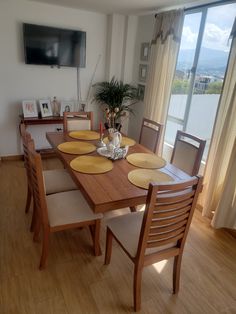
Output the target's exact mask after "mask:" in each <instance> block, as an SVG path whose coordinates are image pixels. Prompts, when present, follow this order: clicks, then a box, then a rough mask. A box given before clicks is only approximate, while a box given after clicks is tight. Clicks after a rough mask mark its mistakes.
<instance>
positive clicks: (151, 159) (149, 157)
mask: <svg viewBox="0 0 236 314" xmlns="http://www.w3.org/2000/svg"><path fill="white" fill-rule="evenodd" d="M126 159H127V161H128V162H129V163H130V164H132V165H134V166H136V167H140V168H146V169H157V168H162V167H164V166H165V165H166V161H165V160H164V159H163V158H161V157H158V156H157V155H155V154H148V153H135V154H130V155H129V156H127V157H126Z"/></svg>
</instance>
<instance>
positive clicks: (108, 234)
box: [104, 227, 113, 265]
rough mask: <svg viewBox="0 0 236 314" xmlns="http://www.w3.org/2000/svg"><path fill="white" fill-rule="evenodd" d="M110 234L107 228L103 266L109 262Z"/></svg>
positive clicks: (110, 249)
mask: <svg viewBox="0 0 236 314" xmlns="http://www.w3.org/2000/svg"><path fill="white" fill-rule="evenodd" d="M112 238H113V236H112V233H111V231H110V229H109V228H108V227H107V236H106V253H105V262H104V264H105V265H108V264H110V261H111V251H112Z"/></svg>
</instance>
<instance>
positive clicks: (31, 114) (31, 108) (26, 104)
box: [22, 100, 38, 118]
mask: <svg viewBox="0 0 236 314" xmlns="http://www.w3.org/2000/svg"><path fill="white" fill-rule="evenodd" d="M22 109H23V115H24V118H37V117H38V109H37V104H36V100H23V101H22Z"/></svg>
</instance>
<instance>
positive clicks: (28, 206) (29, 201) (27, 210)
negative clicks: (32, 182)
mask: <svg viewBox="0 0 236 314" xmlns="http://www.w3.org/2000/svg"><path fill="white" fill-rule="evenodd" d="M31 198H32V193H31V189H30V187H29V184H28V189H27V198H26V205H25V213H26V214H27V213H28V212H29V209H30V204H31Z"/></svg>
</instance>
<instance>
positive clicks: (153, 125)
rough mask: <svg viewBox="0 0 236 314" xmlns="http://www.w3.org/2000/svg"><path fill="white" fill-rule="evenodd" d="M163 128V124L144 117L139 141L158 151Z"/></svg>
mask: <svg viewBox="0 0 236 314" xmlns="http://www.w3.org/2000/svg"><path fill="white" fill-rule="evenodd" d="M162 128H163V126H162V124H160V123H157V122H155V121H152V120H149V119H146V118H144V119H143V123H142V128H141V132H140V137H139V143H140V144H142V145H143V146H145V147H147V148H148V149H150V150H151V151H153V152H154V153H156V152H157V150H158V146H159V143H160V138H161V132H162Z"/></svg>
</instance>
